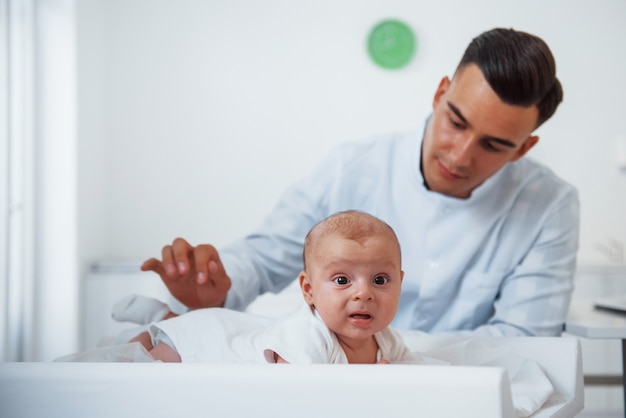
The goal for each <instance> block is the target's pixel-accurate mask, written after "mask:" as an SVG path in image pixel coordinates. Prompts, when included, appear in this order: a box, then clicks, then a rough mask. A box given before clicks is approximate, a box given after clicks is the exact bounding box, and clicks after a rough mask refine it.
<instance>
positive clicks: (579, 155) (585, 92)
mask: <svg viewBox="0 0 626 418" xmlns="http://www.w3.org/2000/svg"><path fill="white" fill-rule="evenodd" d="M387 17H395V18H399V19H402V20H404V21H405V22H407V23H408V24H410V25H411V26H412V27H413V29H414V30H415V32H416V35H417V38H418V50H417V55H416V58H415V60H414V61H413V62H412V64H411V65H410V66H409V67H407V68H405V69H402V70H400V71H393V72H389V71H385V70H382V69H379V68H378V67H376V66H374V65H373V64H372V63H371V62H370V61H369V59H368V57H367V54H366V51H365V42H366V37H367V34H368V31H369V30H370V29H371V28H372V27H373V25H374V24H375V23H376V22H378V21H379V20H381V19H383V18H387ZM624 22H626V2H624V1H623V0H603V1H597V2H591V1H582V0H578V1H575V0H559V1H557V0H553V1H543V0H530V1H525V2H502V1H499V0H477V1H473V2H467V1H463V0H449V1H441V2H434V1H415V0H404V1H401V0H386V1H373V0H369V1H364V0H343V1H335V0H318V1H315V2H309V1H277V0H264V1H258V0H240V1H236V2H233V1H225V0H224V1H217V0H213V1H204V0H179V1H167V0H82V1H79V2H78V39H79V45H78V54H79V55H78V63H79V141H80V144H79V155H80V161H81V163H80V165H79V171H80V183H79V248H80V251H81V254H80V256H81V260H82V267H83V269H84V268H85V266H86V265H87V263H89V262H92V261H94V260H96V259H116V258H131V259H138V260H142V259H145V258H147V257H150V256H154V255H158V254H159V253H160V249H161V246H162V245H164V244H166V243H168V242H170V241H171V240H172V239H173V238H175V237H177V236H183V237H186V238H188V239H189V240H190V241H191V242H192V243H199V242H211V243H214V244H217V245H222V244H226V243H228V242H230V241H231V240H233V239H235V238H236V237H239V236H240V235H242V234H244V233H246V232H247V231H249V230H250V229H251V228H253V227H254V226H255V225H256V224H257V223H258V222H259V221H260V220H261V219H262V217H263V216H264V214H266V213H267V212H268V211H269V210H270V208H271V207H272V206H273V204H274V202H275V201H276V199H277V198H278V196H279V194H280V193H281V192H282V190H283V189H284V188H285V187H286V186H287V185H288V184H290V183H292V182H293V181H295V180H296V179H298V178H299V177H300V176H302V175H304V174H305V173H307V172H308V171H309V170H310V169H311V168H312V167H313V165H314V164H315V163H317V162H318V161H319V160H320V159H321V158H322V156H323V155H324V154H325V153H326V151H327V150H328V149H329V147H330V146H331V145H333V144H335V143H337V142H339V141H344V140H349V139H355V138H359V137H362V136H366V135H369V134H373V133H378V132H383V131H395V130H405V129H411V128H413V127H415V126H417V125H418V124H419V123H420V122H421V120H420V119H421V117H422V116H423V115H424V112H426V111H428V109H430V103H431V99H432V94H433V93H434V90H435V88H436V86H437V83H438V81H439V80H440V78H441V77H442V76H444V75H452V72H453V71H454V68H455V66H456V64H457V61H458V59H459V58H460V56H461V54H462V52H463V50H464V48H465V47H466V45H467V44H468V43H469V41H470V40H471V38H472V37H473V36H475V35H478V34H479V33H480V32H482V31H484V30H486V29H490V28H492V27H496V26H504V27H514V28H516V29H521V30H526V31H529V32H533V33H535V34H538V35H540V36H541V37H543V38H544V39H545V40H546V41H547V42H548V43H549V45H550V46H551V48H552V50H553V53H554V55H555V56H556V58H557V63H558V70H557V71H558V75H559V77H560V79H561V81H562V83H563V85H564V89H565V101H564V103H563V104H562V105H561V107H560V109H559V110H558V112H557V114H556V116H555V117H554V118H553V119H552V120H551V121H549V122H548V123H547V124H546V125H545V126H544V127H542V128H541V129H540V131H539V134H540V135H541V137H542V141H541V142H540V144H539V145H538V146H537V147H536V148H535V149H534V150H533V151H531V155H532V156H534V157H536V158H538V159H540V160H542V161H545V162H546V163H548V164H549V165H550V166H551V167H552V168H553V169H554V170H555V171H556V172H557V173H558V174H560V175H561V176H562V177H564V178H565V179H567V180H568V181H570V182H572V183H573V184H575V185H576V186H578V189H579V191H580V195H581V200H582V241H581V251H580V261H581V263H583V264H604V263H608V262H609V261H610V260H609V258H608V257H607V256H606V254H605V253H603V252H602V251H601V250H600V249H599V245H612V243H611V240H613V239H614V240H619V241H620V242H621V243H622V244H624V243H625V242H626V216H624V214H625V213H626V198H625V196H626V174H625V173H622V174H619V172H618V170H617V162H616V157H615V154H616V140H617V138H618V137H620V136H622V137H624V136H626V127H625V126H624V124H623V122H622V120H623V117H624V115H625V114H626V101H624V100H623V98H624V97H626V83H624V79H623V76H624V74H626V52H625V50H624V48H623V40H624V39H626V25H625V24H624Z"/></svg>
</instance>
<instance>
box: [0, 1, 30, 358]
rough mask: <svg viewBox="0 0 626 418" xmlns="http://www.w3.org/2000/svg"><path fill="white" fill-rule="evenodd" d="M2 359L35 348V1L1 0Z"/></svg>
mask: <svg viewBox="0 0 626 418" xmlns="http://www.w3.org/2000/svg"><path fill="white" fill-rule="evenodd" d="M1 9H2V11H1V12H0V13H1V14H2V18H1V19H2V25H1V27H2V28H3V29H2V41H1V42H2V58H1V59H2V60H3V63H2V67H3V72H2V85H3V86H2V89H3V90H4V93H5V94H3V95H2V97H3V98H4V100H3V107H2V116H1V117H2V119H3V121H4V122H5V123H4V124H2V125H3V126H4V127H5V129H4V130H3V139H2V147H3V159H4V162H5V163H4V164H3V169H2V176H3V179H2V183H3V186H4V187H3V188H4V192H3V194H2V199H3V204H2V207H3V214H2V215H3V222H2V228H3V231H2V236H3V240H2V242H3V248H2V256H1V257H2V261H3V264H2V265H3V269H2V276H3V279H2V286H3V301H2V306H3V308H4V309H3V318H2V319H3V323H4V327H3V329H4V335H3V344H2V359H3V360H5V361H20V360H26V359H27V358H28V357H29V354H28V352H29V350H30V348H31V347H32V345H31V343H32V340H31V337H32V329H33V328H32V309H31V308H32V306H33V303H32V294H33V293H32V284H33V270H32V265H33V264H34V259H33V256H34V253H33V250H34V247H33V226H34V224H33V221H34V217H33V213H34V212H33V209H34V203H35V199H34V184H33V141H34V137H33V132H34V131H33V128H34V126H33V116H34V108H33V103H34V101H33V87H34V78H33V74H34V73H33V60H34V48H33V34H34V26H33V13H32V10H33V8H32V1H31V0H2V6H1Z"/></svg>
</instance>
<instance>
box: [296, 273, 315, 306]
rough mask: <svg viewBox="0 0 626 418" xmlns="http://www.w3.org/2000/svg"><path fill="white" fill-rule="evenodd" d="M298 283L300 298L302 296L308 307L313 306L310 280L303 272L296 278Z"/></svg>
mask: <svg viewBox="0 0 626 418" xmlns="http://www.w3.org/2000/svg"><path fill="white" fill-rule="evenodd" d="M298 281H299V282H300V289H301V290H302V296H304V300H305V301H306V303H307V304H308V305H313V289H312V286H311V280H310V279H309V275H308V274H306V272H305V271H302V272H300V276H298Z"/></svg>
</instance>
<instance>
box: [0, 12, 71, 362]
mask: <svg viewBox="0 0 626 418" xmlns="http://www.w3.org/2000/svg"><path fill="white" fill-rule="evenodd" d="M74 28H75V13H74V2H73V1H72V0H0V48H1V49H0V60H1V62H0V66H1V67H2V72H1V73H0V93H1V94H0V100H1V101H2V103H1V104H0V129H1V131H0V182H1V190H2V191H1V192H0V211H1V213H0V215H1V217H2V218H1V219H2V220H1V221H0V237H1V241H0V262H1V263H2V264H0V266H1V268H0V292H1V293H0V311H1V313H0V338H2V341H1V344H0V350H1V351H0V358H1V360H2V361H42V360H43V361H49V360H52V359H53V358H55V357H58V356H60V355H63V354H67V353H69V352H73V351H75V350H76V349H77V347H78V323H79V319H78V284H79V281H78V266H77V257H76V253H77V249H76V161H75V160H76V158H75V156H76V87H75V86H76V68H75V67H76V64H75V63H76V57H75V52H76V47H75V43H76V39H75V29H74Z"/></svg>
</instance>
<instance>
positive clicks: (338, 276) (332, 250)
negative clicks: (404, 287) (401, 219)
mask: <svg viewBox="0 0 626 418" xmlns="http://www.w3.org/2000/svg"><path fill="white" fill-rule="evenodd" d="M303 258H304V271H303V272H302V273H300V286H301V288H302V293H303V295H304V298H305V300H306V301H307V303H308V304H309V305H311V306H313V307H314V308H315V309H316V310H317V312H318V313H319V314H320V316H321V317H322V319H323V320H324V322H325V323H326V325H327V326H328V328H329V329H331V330H332V331H333V332H335V333H336V334H337V335H338V336H340V337H342V336H343V337H346V338H352V339H364V338H369V337H371V336H372V335H373V334H374V333H376V332H379V331H381V330H382V329H384V328H386V327H387V326H388V325H389V324H390V323H391V321H392V320H393V318H394V316H395V314H396V311H397V309H398V301H399V299H400V290H401V284H402V277H403V274H404V273H403V272H402V268H401V254H400V244H399V242H398V238H397V237H396V234H395V232H394V231H393V229H392V228H391V227H390V226H389V225H387V224H386V223H385V222H383V221H382V220H380V219H378V218H376V217H374V216H372V215H369V214H367V213H364V212H358V211H346V212H340V213H337V214H334V215H332V216H330V217H328V218H326V219H325V220H323V221H321V222H320V223H318V224H317V225H315V226H314V227H313V228H312V229H311V231H310V232H309V233H308V235H307V237H306V239H305V243H304V252H303Z"/></svg>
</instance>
